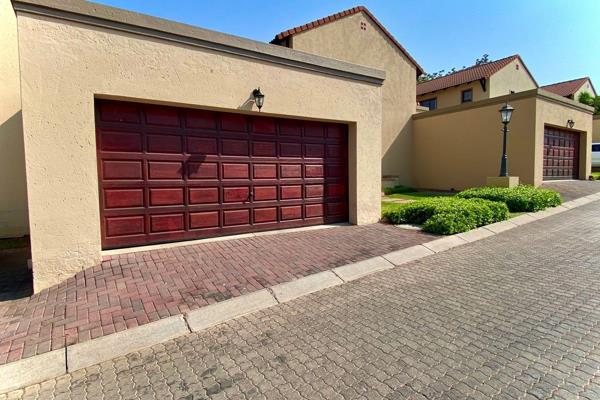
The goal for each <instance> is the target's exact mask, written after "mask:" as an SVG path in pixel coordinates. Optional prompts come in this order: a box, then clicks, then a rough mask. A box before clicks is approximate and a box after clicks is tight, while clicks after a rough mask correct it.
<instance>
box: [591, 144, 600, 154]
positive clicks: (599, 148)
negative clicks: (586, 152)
mask: <svg viewBox="0 0 600 400" xmlns="http://www.w3.org/2000/svg"><path fill="white" fill-rule="evenodd" d="M592 151H593V152H594V153H595V152H599V153H600V144H593V145H592Z"/></svg>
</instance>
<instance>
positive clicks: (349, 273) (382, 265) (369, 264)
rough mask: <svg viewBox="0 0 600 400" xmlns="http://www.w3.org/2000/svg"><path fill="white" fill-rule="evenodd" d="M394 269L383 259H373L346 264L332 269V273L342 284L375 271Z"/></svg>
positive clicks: (392, 265)
mask: <svg viewBox="0 0 600 400" xmlns="http://www.w3.org/2000/svg"><path fill="white" fill-rule="evenodd" d="M390 268H394V264H392V263H391V262H389V261H388V260H386V259H385V258H383V257H373V258H369V259H368V260H364V261H359V262H357V263H354V264H347V265H343V266H341V267H337V268H334V269H333V272H335V274H336V275H337V276H339V277H340V279H342V280H343V281H344V282H350V281H353V280H355V279H358V278H362V277H363V276H365V275H370V274H372V273H375V272H377V271H383V270H386V269H390Z"/></svg>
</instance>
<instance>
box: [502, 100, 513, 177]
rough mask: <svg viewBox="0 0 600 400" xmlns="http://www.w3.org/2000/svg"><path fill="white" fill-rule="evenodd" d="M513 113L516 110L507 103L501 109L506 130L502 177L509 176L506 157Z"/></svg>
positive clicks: (503, 144)
mask: <svg viewBox="0 0 600 400" xmlns="http://www.w3.org/2000/svg"><path fill="white" fill-rule="evenodd" d="M513 111H514V108H513V107H512V106H511V105H510V104H508V103H506V104H505V105H504V106H503V107H502V108H501V109H500V116H501V117H502V123H503V124H504V129H503V133H504V140H503V142H502V159H501V160H500V176H508V156H507V155H506V141H507V137H508V132H509V131H508V124H509V122H510V119H511V117H512V113H513Z"/></svg>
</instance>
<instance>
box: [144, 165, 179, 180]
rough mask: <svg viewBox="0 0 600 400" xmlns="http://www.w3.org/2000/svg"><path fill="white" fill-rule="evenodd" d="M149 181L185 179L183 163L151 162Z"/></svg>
mask: <svg viewBox="0 0 600 400" xmlns="http://www.w3.org/2000/svg"><path fill="white" fill-rule="evenodd" d="M148 179H183V163H181V162H157V161H150V162H148Z"/></svg>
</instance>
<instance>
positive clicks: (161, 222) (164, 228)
mask: <svg viewBox="0 0 600 400" xmlns="http://www.w3.org/2000/svg"><path fill="white" fill-rule="evenodd" d="M184 218H185V217H184V214H183V213H181V214H164V215H151V216H150V232H151V233H160V232H178V231H183V230H184V226H185V225H184V224H185V222H184Z"/></svg>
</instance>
